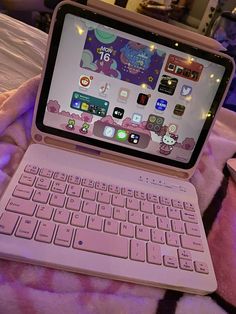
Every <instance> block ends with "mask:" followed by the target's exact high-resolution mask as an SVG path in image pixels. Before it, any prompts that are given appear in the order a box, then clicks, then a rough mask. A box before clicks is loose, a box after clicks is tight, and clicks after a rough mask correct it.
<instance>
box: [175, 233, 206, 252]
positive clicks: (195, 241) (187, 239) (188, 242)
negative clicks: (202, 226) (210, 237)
mask: <svg viewBox="0 0 236 314" xmlns="http://www.w3.org/2000/svg"><path fill="white" fill-rule="evenodd" d="M180 239H181V244H182V247H183V248H185V249H189V250H194V251H199V252H204V248H203V244H202V240H201V239H199V238H196V237H193V236H188V235H180Z"/></svg>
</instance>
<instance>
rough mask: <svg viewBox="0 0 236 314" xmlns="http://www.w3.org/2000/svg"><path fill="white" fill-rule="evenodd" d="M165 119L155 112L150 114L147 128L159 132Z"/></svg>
mask: <svg viewBox="0 0 236 314" xmlns="http://www.w3.org/2000/svg"><path fill="white" fill-rule="evenodd" d="M164 121H165V119H164V118H163V117H160V116H156V115H154V114H150V115H149V117H148V121H147V124H146V129H147V130H149V131H153V132H159V131H160V129H161V127H162V125H163V123H164Z"/></svg>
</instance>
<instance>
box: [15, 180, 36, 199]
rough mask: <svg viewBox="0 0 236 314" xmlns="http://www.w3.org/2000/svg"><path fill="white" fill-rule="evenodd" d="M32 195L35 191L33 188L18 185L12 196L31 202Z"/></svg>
mask: <svg viewBox="0 0 236 314" xmlns="http://www.w3.org/2000/svg"><path fill="white" fill-rule="evenodd" d="M32 194H33V189H32V188H31V187H28V186H25V185H21V184H18V185H17V186H16V187H15V190H14V192H13V194H12V195H13V196H15V197H19V198H23V199H25V200H30V198H31V196H32Z"/></svg>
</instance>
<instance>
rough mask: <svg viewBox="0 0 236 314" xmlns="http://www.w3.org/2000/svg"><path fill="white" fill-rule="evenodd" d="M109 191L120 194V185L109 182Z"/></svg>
mask: <svg viewBox="0 0 236 314" xmlns="http://www.w3.org/2000/svg"><path fill="white" fill-rule="evenodd" d="M108 191H109V192H111V193H115V194H120V187H119V186H118V185H114V184H109V185H108Z"/></svg>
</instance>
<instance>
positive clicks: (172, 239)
mask: <svg viewBox="0 0 236 314" xmlns="http://www.w3.org/2000/svg"><path fill="white" fill-rule="evenodd" d="M166 244H167V245H170V246H176V247H178V246H180V242H179V235H178V234H176V233H174V232H166Z"/></svg>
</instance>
